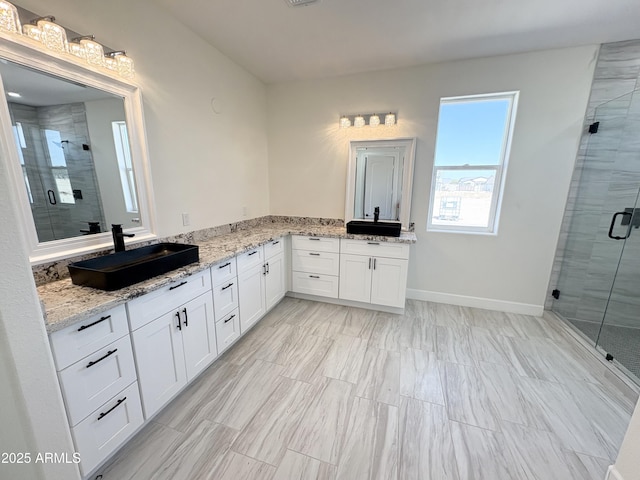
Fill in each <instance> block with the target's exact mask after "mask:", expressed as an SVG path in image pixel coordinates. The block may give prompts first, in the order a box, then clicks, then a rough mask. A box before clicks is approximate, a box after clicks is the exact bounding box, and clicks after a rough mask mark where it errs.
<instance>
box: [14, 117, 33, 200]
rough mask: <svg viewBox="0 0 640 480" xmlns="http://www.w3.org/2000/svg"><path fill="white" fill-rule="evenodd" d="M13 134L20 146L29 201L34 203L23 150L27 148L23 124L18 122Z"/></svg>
mask: <svg viewBox="0 0 640 480" xmlns="http://www.w3.org/2000/svg"><path fill="white" fill-rule="evenodd" d="M13 135H14V137H15V138H16V145H18V146H19V147H20V148H18V158H19V159H20V167H21V168H22V177H23V178H24V185H25V187H27V195H28V196H29V202H30V203H33V195H32V193H31V185H30V184H29V176H28V175H27V166H26V165H25V164H24V155H23V154H22V150H24V149H26V148H27V142H26V141H25V139H24V131H23V130H22V124H21V123H20V122H16V124H15V125H14V126H13Z"/></svg>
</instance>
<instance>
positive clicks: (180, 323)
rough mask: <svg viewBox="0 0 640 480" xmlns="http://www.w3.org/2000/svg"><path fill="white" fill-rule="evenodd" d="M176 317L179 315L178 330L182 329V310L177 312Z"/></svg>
mask: <svg viewBox="0 0 640 480" xmlns="http://www.w3.org/2000/svg"><path fill="white" fill-rule="evenodd" d="M176 317H178V325H176V327H178V330H182V320H181V319H180V312H176Z"/></svg>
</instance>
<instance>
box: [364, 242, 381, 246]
mask: <svg viewBox="0 0 640 480" xmlns="http://www.w3.org/2000/svg"><path fill="white" fill-rule="evenodd" d="M367 244H368V245H380V242H367Z"/></svg>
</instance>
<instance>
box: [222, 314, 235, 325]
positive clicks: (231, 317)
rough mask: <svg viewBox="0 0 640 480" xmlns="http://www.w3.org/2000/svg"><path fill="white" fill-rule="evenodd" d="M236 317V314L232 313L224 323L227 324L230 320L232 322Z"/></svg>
mask: <svg viewBox="0 0 640 480" xmlns="http://www.w3.org/2000/svg"><path fill="white" fill-rule="evenodd" d="M235 316H236V314H235V313H234V314H233V315H231V316H230V317H229V318H227V319H226V320H225V321H224V323H229V322H230V321H231V320H233V318H234V317H235Z"/></svg>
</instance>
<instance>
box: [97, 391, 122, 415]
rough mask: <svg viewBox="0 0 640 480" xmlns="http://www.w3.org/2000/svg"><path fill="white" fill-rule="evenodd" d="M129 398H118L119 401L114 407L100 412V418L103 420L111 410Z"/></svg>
mask: <svg viewBox="0 0 640 480" xmlns="http://www.w3.org/2000/svg"><path fill="white" fill-rule="evenodd" d="M126 399H127V397H124V398H121V399H120V400H118V403H116V404H115V405H114V406H113V407H111V408H110V409H109V410H107V411H106V412H102V413H101V414H100V416H98V420H102V419H103V418H104V417H106V416H107V415H109V414H110V413H111V412H113V411H114V410H115V409H116V408H118V407H119V406H120V405H121V404H122V402H124V401H125V400H126Z"/></svg>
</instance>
